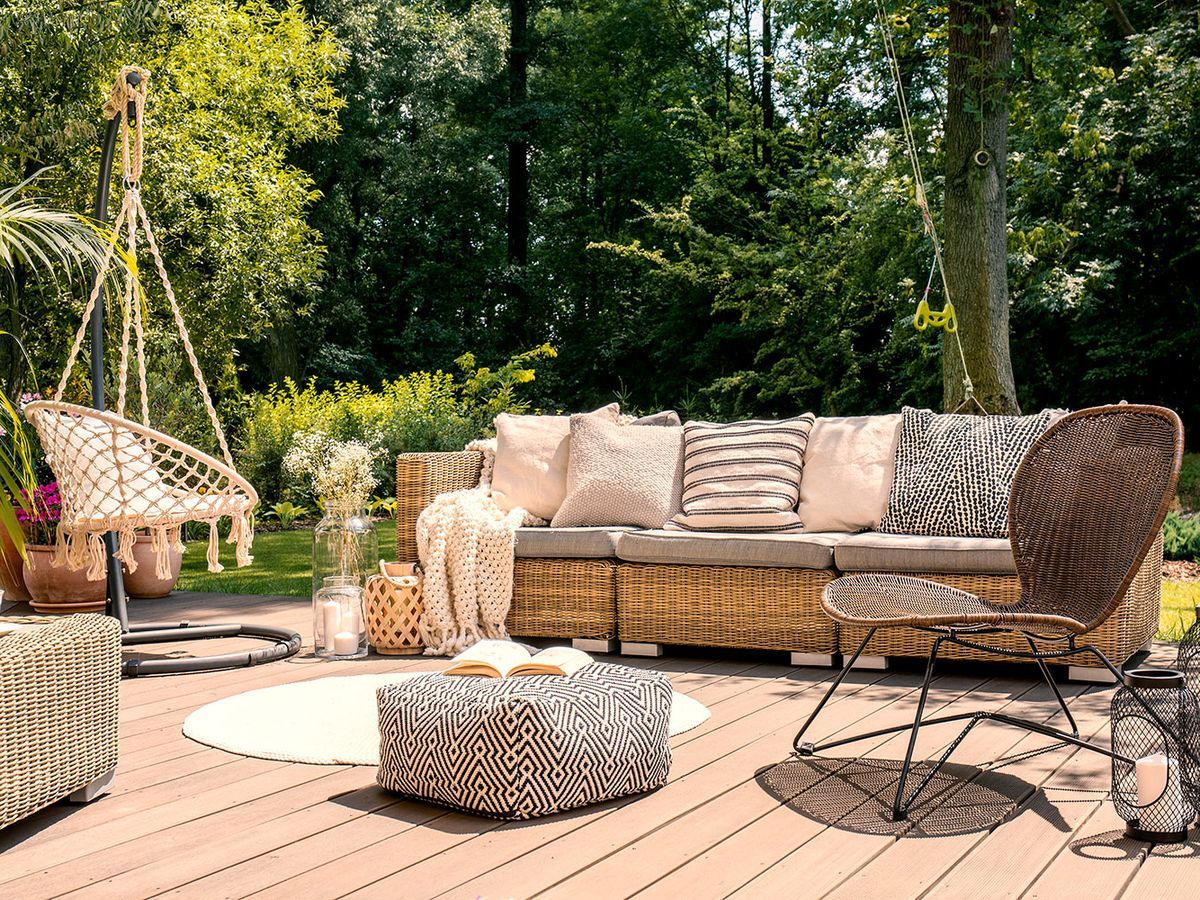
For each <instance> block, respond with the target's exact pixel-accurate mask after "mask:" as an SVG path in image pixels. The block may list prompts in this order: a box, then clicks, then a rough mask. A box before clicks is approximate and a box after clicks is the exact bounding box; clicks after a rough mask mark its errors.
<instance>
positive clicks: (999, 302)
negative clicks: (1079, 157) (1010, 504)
mask: <svg viewBox="0 0 1200 900" xmlns="http://www.w3.org/2000/svg"><path fill="white" fill-rule="evenodd" d="M1012 20H1013V5H1012V3H1011V2H1010V0H975V2H971V0H950V59H949V64H948V72H947V99H948V104H947V109H946V199H945V264H946V280H947V281H948V282H949V286H950V296H951V299H952V300H953V301H954V306H955V309H956V310H957V311H958V323H959V325H958V327H959V337H960V338H961V340H962V347H963V354H964V355H965V357H966V363H967V371H968V372H969V374H970V377H971V379H972V380H973V382H974V385H975V396H976V398H977V399H978V400H979V401H980V403H982V404H983V406H984V407H985V408H986V409H987V410H988V412H992V413H1016V412H1018V411H1019V409H1018V406H1017V395H1016V388H1015V385H1014V383H1013V372H1012V360H1011V359H1010V356H1009V343H1008V254H1007V230H1006V221H1007V216H1008V205H1007V202H1006V197H1005V163H1006V158H1007V155H1008V81H1007V79H1008V74H1009V67H1010V65H1011V63H1012V52H1013V47H1012V31H1011V27H1012ZM942 376H943V400H944V403H945V406H946V408H947V409H954V408H955V407H957V406H958V405H959V404H961V403H962V401H963V399H964V397H965V389H964V383H963V367H962V360H961V359H960V358H959V354H958V348H957V344H956V342H955V340H954V338H953V336H952V335H946V336H945V340H944V352H943V354H942Z"/></svg>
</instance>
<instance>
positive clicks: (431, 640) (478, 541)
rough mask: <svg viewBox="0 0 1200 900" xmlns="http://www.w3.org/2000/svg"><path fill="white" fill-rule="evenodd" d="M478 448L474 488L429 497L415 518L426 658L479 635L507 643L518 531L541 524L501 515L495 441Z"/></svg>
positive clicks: (519, 514)
mask: <svg viewBox="0 0 1200 900" xmlns="http://www.w3.org/2000/svg"><path fill="white" fill-rule="evenodd" d="M466 449H468V450H482V451H483V454H484V467H483V474H482V477H481V479H480V484H479V487H476V488H472V489H471V490H465V491H454V492H452V493H449V494H442V495H440V496H438V497H435V498H434V500H433V502H432V503H430V504H429V506H428V507H426V508H425V510H424V511H423V512H422V513H421V515H420V516H418V517H417V554H418V555H419V556H420V559H421V568H422V569H423V570H424V573H425V585H424V591H423V595H424V596H423V602H424V607H425V610H424V612H423V613H422V614H421V621H420V630H421V638H422V641H423V642H424V644H425V647H426V650H425V654H426V655H427V656H448V655H452V654H455V653H461V652H462V651H463V650H466V649H467V648H468V647H470V646H471V645H473V644H475V643H476V642H478V641H480V640H483V639H484V638H496V639H500V640H505V639H507V638H508V630H507V629H506V628H505V626H504V620H505V619H506V618H508V610H509V607H510V606H511V605H512V590H513V560H514V550H513V548H514V546H515V545H516V531H517V528H518V527H520V526H521V525H523V524H524V525H537V524H542V525H544V524H545V522H544V521H542V520H541V519H538V518H537V517H536V516H531V515H530V514H529V513H527V512H525V510H523V509H513V510H511V511H509V512H504V511H503V510H502V509H500V507H499V506H498V505H497V504H496V502H495V501H494V500H493V499H492V493H491V469H492V465H493V463H494V460H495V442H494V441H476V442H473V443H471V444H468V445H467V448H466Z"/></svg>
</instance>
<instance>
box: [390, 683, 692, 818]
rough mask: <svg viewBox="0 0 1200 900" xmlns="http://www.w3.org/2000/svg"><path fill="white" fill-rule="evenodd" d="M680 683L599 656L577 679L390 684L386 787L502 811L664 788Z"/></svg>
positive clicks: (532, 812) (481, 810)
mask: <svg viewBox="0 0 1200 900" xmlns="http://www.w3.org/2000/svg"><path fill="white" fill-rule="evenodd" d="M670 720H671V682H670V681H669V680H668V679H667V677H666V676H665V675H661V674H659V673H657V672H647V671H643V670H641V669H630V668H627V667H625V666H611V665H601V664H596V665H592V666H588V667H587V668H586V669H584V670H582V671H580V672H578V673H576V674H575V675H573V676H572V677H570V678H563V677H561V676H554V675H533V676H521V677H519V678H504V679H500V678H478V677H467V676H463V677H456V676H446V675H429V676H425V677H418V678H410V679H408V680H406V681H402V682H399V683H397V684H392V685H388V686H387V687H383V688H380V689H379V734H380V741H379V775H378V778H379V783H380V784H381V785H382V786H383V787H385V788H387V789H388V790H391V791H396V792H398V793H401V794H405V795H407V796H411V797H416V798H418V799H421V800H429V801H432V802H434V803H439V804H441V805H443V806H449V807H452V808H454V809H461V810H465V811H467V812H472V813H477V814H479V815H485V816H493V817H495V818H500V819H530V818H533V817H535V816H545V815H550V814H551V813H556V812H560V811H562V810H566V809H573V808H575V807H578V806H584V805H587V804H589V803H599V802H601V801H603V800H609V799H612V798H614V797H623V796H626V795H628V794H636V793H641V792H642V791H649V790H653V789H654V788H657V787H661V786H662V785H663V784H664V783H666V780H667V772H668V770H669V769H670V766H671V747H670V744H669V743H668V734H669V727H670Z"/></svg>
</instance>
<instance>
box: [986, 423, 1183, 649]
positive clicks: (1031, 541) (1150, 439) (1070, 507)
mask: <svg viewBox="0 0 1200 900" xmlns="http://www.w3.org/2000/svg"><path fill="white" fill-rule="evenodd" d="M1182 459H1183V425H1182V423H1181V422H1180V421H1179V416H1177V415H1176V414H1175V413H1174V412H1172V411H1171V410H1169V409H1164V408H1162V407H1158V406H1135V405H1131V404H1121V405H1119V406H1100V407H1095V408H1092V409H1084V410H1080V411H1079V412H1075V413H1071V414H1070V415H1067V416H1064V417H1063V418H1062V419H1060V420H1059V421H1058V422H1056V423H1054V424H1053V425H1051V426H1050V428H1048V429H1047V430H1046V432H1045V434H1043V435H1042V436H1041V437H1040V438H1038V440H1037V441H1036V442H1035V443H1034V445H1033V446H1032V447H1031V448H1030V449H1029V452H1028V453H1027V454H1026V455H1025V458H1024V459H1023V460H1022V461H1021V465H1020V467H1019V468H1018V469H1017V473H1016V476H1015V478H1014V479H1013V486H1012V493H1011V495H1010V497H1009V505H1008V533H1009V540H1010V541H1011V543H1012V550H1013V556H1014V557H1015V559H1016V565H1017V574H1018V576H1019V577H1020V579H1021V599H1020V600H1019V601H1018V605H1019V606H1020V607H1021V609H1022V611H1023V612H1030V613H1043V614H1049V615H1056V616H1064V617H1066V618H1069V619H1073V620H1074V621H1076V622H1079V623H1080V624H1081V625H1083V626H1085V630H1088V631H1090V630H1091V629H1093V628H1096V627H1098V626H1099V625H1101V624H1102V623H1103V622H1104V620H1105V619H1107V618H1108V617H1109V616H1110V615H1111V614H1112V613H1113V611H1114V610H1115V609H1116V608H1117V605H1118V604H1119V603H1120V601H1121V599H1122V598H1123V597H1124V595H1125V591H1126V589H1127V588H1128V587H1129V584H1130V582H1131V581H1132V579H1133V576H1134V574H1135V573H1136V572H1137V570H1138V568H1139V566H1141V564H1142V560H1143V559H1144V558H1145V556H1146V553H1147V552H1148V551H1149V549H1150V547H1151V545H1152V544H1153V543H1154V540H1155V538H1156V537H1157V535H1158V532H1159V529H1160V528H1162V524H1163V519H1164V518H1166V515H1167V509H1168V507H1169V506H1170V503H1171V500H1172V498H1173V497H1174V495H1175V486H1176V483H1177V481H1178V479H1179V468H1180V465H1181V463H1182Z"/></svg>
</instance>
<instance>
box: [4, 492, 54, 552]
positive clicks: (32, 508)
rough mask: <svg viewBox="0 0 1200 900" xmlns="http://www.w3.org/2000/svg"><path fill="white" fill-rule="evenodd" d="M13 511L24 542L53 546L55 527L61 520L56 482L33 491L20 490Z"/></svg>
mask: <svg viewBox="0 0 1200 900" xmlns="http://www.w3.org/2000/svg"><path fill="white" fill-rule="evenodd" d="M15 511H16V514H17V521H18V522H20V523H21V530H22V531H23V532H25V540H26V541H28V542H29V543H30V544H53V543H54V540H55V526H56V525H58V520H59V519H60V518H62V497H60V496H59V493H58V482H57V481H51V482H50V483H49V484H41V485H38V486H37V487H36V488H35V489H34V490H33V491H26V490H22V491H21V500H20V502H19V504H17V505H16V506H15Z"/></svg>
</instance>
